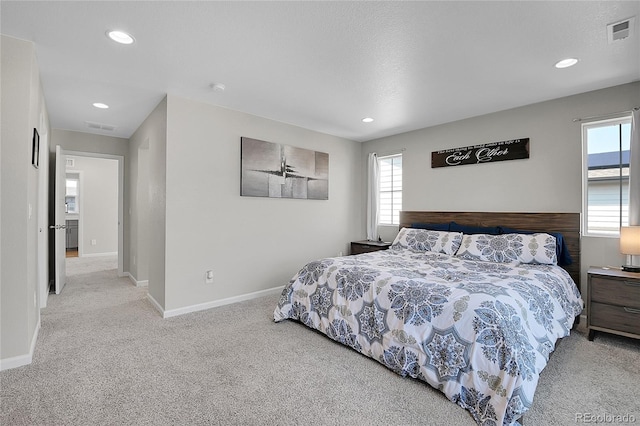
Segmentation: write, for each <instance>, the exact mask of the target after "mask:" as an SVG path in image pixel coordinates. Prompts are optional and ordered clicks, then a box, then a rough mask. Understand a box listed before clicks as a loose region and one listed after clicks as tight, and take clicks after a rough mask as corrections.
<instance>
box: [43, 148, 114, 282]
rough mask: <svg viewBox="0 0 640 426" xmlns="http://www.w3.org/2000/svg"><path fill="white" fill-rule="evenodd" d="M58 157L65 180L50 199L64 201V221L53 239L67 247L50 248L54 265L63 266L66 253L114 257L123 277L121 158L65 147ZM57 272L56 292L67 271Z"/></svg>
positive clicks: (64, 280) (82, 255)
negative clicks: (59, 189) (65, 149)
mask: <svg viewBox="0 0 640 426" xmlns="http://www.w3.org/2000/svg"><path fill="white" fill-rule="evenodd" d="M61 156H62V157H64V159H63V161H61V163H62V164H63V165H65V166H63V167H65V173H64V174H62V177H61V179H66V181H65V182H64V183H62V185H61V187H62V188H64V189H62V188H61V191H59V192H57V194H56V195H55V197H53V198H54V199H55V198H58V197H60V198H59V200H58V202H59V203H60V202H63V203H64V206H65V208H64V215H63V220H62V221H60V222H61V223H58V224H57V225H62V227H64V229H65V232H60V233H57V234H55V239H56V240H57V241H56V244H60V245H62V246H63V247H65V249H68V250H62V251H61V252H62V255H60V254H59V253H58V251H56V250H54V251H53V253H54V257H55V258H54V259H52V263H53V265H54V267H55V266H57V265H58V264H60V263H59V262H62V266H65V264H66V263H67V261H66V257H65V254H67V255H69V254H75V252H76V251H77V256H78V257H79V258H96V260H99V259H98V258H104V257H112V258H114V259H115V258H117V268H118V276H120V277H122V276H124V273H123V263H124V252H123V247H124V230H123V217H124V157H122V156H117V155H110V154H98V153H89V152H79V151H64V150H63V151H62V152H61ZM56 179H58V178H57V177H56ZM56 222H57V221H56ZM59 269H61V270H66V267H59ZM58 275H59V274H56V275H55V276H56V279H57V281H62V282H61V283H60V282H54V283H52V284H53V285H52V289H51V290H53V291H54V292H55V293H56V294H58V293H60V291H61V289H62V287H63V286H64V282H66V274H63V276H62V277H60V278H59V279H58Z"/></svg>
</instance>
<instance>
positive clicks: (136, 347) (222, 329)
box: [0, 258, 640, 426]
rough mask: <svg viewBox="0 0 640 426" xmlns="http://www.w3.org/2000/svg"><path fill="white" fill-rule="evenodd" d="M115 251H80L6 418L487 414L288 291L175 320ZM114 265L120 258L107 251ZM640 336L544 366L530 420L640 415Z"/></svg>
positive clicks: (426, 420)
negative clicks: (377, 354) (302, 313)
mask: <svg viewBox="0 0 640 426" xmlns="http://www.w3.org/2000/svg"><path fill="white" fill-rule="evenodd" d="M105 261H106V260H105V259H93V258H89V259H85V258H79V259H77V263H74V262H72V261H71V260H70V261H69V262H68V269H69V271H68V275H69V280H68V281H69V282H68V284H67V286H66V287H65V289H64V290H63V292H62V294H60V295H57V296H55V295H51V296H50V297H49V302H48V303H49V305H48V307H47V308H46V309H44V310H43V311H42V328H41V330H40V334H39V336H38V341H37V346H36V350H35V354H34V359H33V363H32V364H31V365H28V366H25V367H21V368H17V369H13V370H8V371H3V372H2V373H0V380H1V386H2V389H1V392H0V395H1V402H2V406H1V412H0V414H1V417H0V424H2V425H89V424H98V425H107V424H109V425H115V424H132V425H133V424H135V425H144V424H149V425H151V424H153V425H165V424H224V425H267V424H268V425H273V424H275V425H298V424H305V425H364V424H366V425H474V424H475V422H474V421H473V419H472V418H471V416H470V415H469V414H468V413H467V411H465V410H464V409H462V408H460V407H458V406H457V405H455V404H453V403H451V402H449V401H448V400H447V399H446V398H445V397H444V396H443V395H442V394H441V393H440V392H438V391H436V390H434V389H432V388H430V387H429V386H428V385H426V384H424V383H421V382H418V381H416V380H411V379H406V378H402V377H400V376H398V375H396V374H394V373H392V372H391V371H389V370H388V369H386V368H385V367H383V366H382V365H380V364H378V363H377V362H375V361H373V360H370V359H368V358H366V357H364V356H362V355H360V354H358V353H356V352H354V351H352V350H351V349H348V348H346V347H343V346H341V345H339V344H337V343H334V342H333V341H331V340H330V339H328V338H327V337H324V336H322V335H320V334H318V333H316V332H313V331H311V330H309V329H307V328H306V327H304V326H302V325H300V324H297V323H294V322H284V323H279V324H275V323H274V322H273V319H272V318H273V316H272V315H273V309H274V307H275V305H276V303H277V299H278V298H277V297H263V298H260V299H255V300H251V301H247V302H242V303H238V304H234V305H228V306H223V307H220V308H216V309H211V310H208V311H203V312H198V313H193V314H187V315H183V316H179V317H174V318H169V319H162V318H161V317H160V316H159V315H158V313H157V311H155V309H154V308H153V307H152V306H151V304H150V303H149V302H148V301H147V300H146V289H145V288H136V287H134V286H133V285H132V284H131V283H130V282H129V280H127V279H123V278H120V279H119V278H118V277H117V273H116V269H115V263H113V260H111V262H112V263H111V264H110V265H111V266H110V268H111V269H108V270H101V268H102V267H104V266H105V265H104V264H103V265H102V266H100V264H99V263H100V262H105ZM107 264H108V262H107ZM639 370H640V341H635V340H631V339H625V338H620V337H616V336H609V335H605V334H598V335H597V337H596V340H595V341H594V342H589V341H587V339H586V337H585V334H584V332H582V331H578V332H573V333H572V335H571V336H570V337H568V338H566V339H564V340H563V341H562V342H561V344H560V345H559V347H558V349H557V350H556V352H555V353H554V354H553V355H552V357H551V361H550V363H549V365H548V367H547V368H546V370H545V371H544V372H543V373H542V376H541V379H540V383H539V386H538V390H537V393H536V398H535V400H534V403H533V407H532V409H531V410H530V412H529V413H528V414H527V416H526V417H525V424H526V425H527V426H529V425H567V424H575V423H576V414H578V413H592V414H593V415H605V414H613V415H625V414H631V415H633V416H635V419H636V422H640V407H639V405H640V402H639V399H638V395H639V394H638V383H640V372H639Z"/></svg>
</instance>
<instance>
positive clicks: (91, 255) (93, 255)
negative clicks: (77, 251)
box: [80, 251, 118, 257]
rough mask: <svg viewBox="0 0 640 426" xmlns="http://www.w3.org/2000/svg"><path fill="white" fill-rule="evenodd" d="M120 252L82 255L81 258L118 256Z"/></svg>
mask: <svg viewBox="0 0 640 426" xmlns="http://www.w3.org/2000/svg"><path fill="white" fill-rule="evenodd" d="M117 255H118V252H117V251H113V252H109V253H82V256H80V257H101V256H117Z"/></svg>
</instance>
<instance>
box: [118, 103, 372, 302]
mask: <svg viewBox="0 0 640 426" xmlns="http://www.w3.org/2000/svg"><path fill="white" fill-rule="evenodd" d="M242 136H247V137H251V138H255V139H261V140H266V141H270V142H278V143H284V144H288V145H292V146H297V147H301V148H306V149H312V150H316V151H322V152H327V153H328V154H329V200H325V201H319V200H293V199H270V198H255V197H241V196H240V138H241V137H242ZM153 145H154V143H153V140H150V150H152V149H153ZM166 148H167V151H166V256H165V258H164V260H165V261H166V268H165V273H166V276H165V286H166V287H165V297H166V299H165V303H164V305H163V308H164V309H165V310H172V309H178V308H183V307H188V306H193V305H197V304H200V303H207V302H211V301H214V300H219V299H224V298H228V297H233V296H238V295H244V294H248V293H252V292H256V291H260V290H265V289H270V288H274V287H278V286H283V285H284V284H286V283H287V282H288V281H289V279H290V278H291V277H292V276H293V275H294V274H295V273H296V272H297V270H298V269H299V268H300V267H301V266H302V265H303V264H304V263H305V262H308V261H310V260H313V259H316V258H321V257H326V256H335V255H338V253H339V252H347V250H348V244H349V242H350V241H351V240H353V239H355V238H360V237H361V236H362V235H361V232H360V230H361V228H362V217H361V215H360V214H359V212H360V198H359V197H360V188H361V181H360V179H361V174H362V173H361V171H362V170H361V161H360V144H359V143H357V142H353V141H348V140H345V139H341V138H337V137H333V136H329V135H325V134H320V133H316V132H313V131H310V130H305V129H302V128H299V127H295V126H291V125H287V124H284V123H279V122H274V121H271V120H267V119H264V118H260V117H256V116H252V115H248V114H244V113H240V112H236V111H231V110H228V109H224V108H220V107H216V106H212V105H207V104H203V103H199V102H194V101H190V100H187V99H182V98H178V97H175V96H171V95H170V96H168V98H167V143H166ZM150 157H151V162H152V164H153V154H151V155H150ZM132 163H133V162H131V163H130V165H132ZM151 174H153V172H151ZM150 180H153V179H150ZM154 232H155V230H151V233H154ZM151 263H152V262H151V261H150V269H152V266H151ZM207 269H213V270H214V272H215V279H214V284H205V283H204V275H205V271H206V270H207ZM152 281H153V277H152V276H150V282H149V286H150V291H151V287H152V286H153V285H154V284H153V282H152Z"/></svg>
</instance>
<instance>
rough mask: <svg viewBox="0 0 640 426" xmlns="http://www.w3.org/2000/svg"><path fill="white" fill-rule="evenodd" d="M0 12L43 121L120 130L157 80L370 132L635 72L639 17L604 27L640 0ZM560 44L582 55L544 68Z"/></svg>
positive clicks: (16, 7) (107, 5) (12, 5)
mask: <svg viewBox="0 0 640 426" xmlns="http://www.w3.org/2000/svg"><path fill="white" fill-rule="evenodd" d="M0 14H1V27H0V30H1V32H2V34H5V35H10V36H13V37H16V38H20V39H26V40H31V41H33V42H34V43H35V46H36V51H37V59H38V64H39V67H40V74H41V78H42V85H43V88H44V94H45V99H46V102H47V108H48V111H49V115H50V120H51V125H52V127H54V128H61V129H69V130H77V131H84V132H92V133H99V134H107V135H111V136H119V137H125V138H128V137H129V136H130V135H131V134H132V133H133V132H134V131H135V130H136V129H137V127H138V126H139V125H140V124H141V122H142V121H143V120H144V119H145V118H146V116H147V115H148V114H149V113H150V112H151V111H152V110H153V108H154V107H155V106H156V105H157V104H158V103H159V102H160V100H161V99H162V98H163V97H164V96H165V94H167V93H169V94H173V95H177V96H181V97H186V98H190V99H195V100H199V101H202V102H207V103H210V104H214V105H220V106H223V107H227V108H231V109H234V110H238V111H243V112H246V113H250V114H254V115H258V116H262V117H266V118H269V119H272V120H277V121H281V122H285V123H290V124H294V125H297V126H301V127H304V128H308V129H313V130H316V131H319V132H323V133H328V134H332V135H336V136H341V137H344V138H348V139H352V140H357V141H366V140H371V139H375V138H379V137H384V136H389V135H393V134H398V133H402V132H406V131H410V130H415V129H419V128H423V127H428V126H432V125H436V124H440V123H445V122H450V121H454V120H458V119H461V118H466V117H472V116H477V115H482V114H486V113H490V112H495V111H499V110H504V109H509V108H513V107H517V106H521V105H527V104H531V103H535V102H540V101H544V100H548V99H553V98H558V97H562V96H568V95H572V94H576V93H582V92H586V91H590V90H595V89H600V88H604V87H610V86H614V85H618V84H623V83H628V82H631V81H637V80H640V31H638V30H637V28H636V29H635V31H634V32H633V35H632V37H630V38H628V39H626V40H623V41H617V42H615V43H612V44H609V43H608V42H607V33H606V25H607V24H610V23H614V22H617V21H620V20H622V19H625V18H629V17H632V16H635V17H636V26H637V24H638V23H639V20H640V1H627V2H624V1H604V2H593V1H569V2H558V1H533V2H515V1H514V2H485V1H472V2H453V1H449V2H344V1H340V2H339V1H336V2H309V1H305V2H297V1H289V2H268V1H261V2H211V1H196V2H185V1H168V2H160V1H155V2H120V1H85V2H57V1H45V2H31V1H15V2H14V1H6V0H2V2H1V3H0ZM109 29H120V30H124V31H127V32H129V33H130V34H132V35H133V36H134V37H135V39H136V42H135V43H134V44H133V45H131V46H123V45H117V44H115V43H114V42H112V41H111V40H109V39H107V38H106V36H105V32H106V31H107V30H109ZM566 57H577V58H579V59H580V62H579V63H578V65H576V66H574V67H572V68H568V69H564V70H558V69H555V68H554V66H553V65H554V63H555V62H557V61H558V60H560V59H563V58H566ZM212 83H222V84H224V85H225V86H226V90H225V91H224V92H216V91H213V90H211V88H210V87H209V86H210V84H212ZM93 102H104V103H106V104H108V105H110V108H109V109H108V110H98V109H96V108H94V107H92V106H91V104H92V103H93ZM367 116H371V117H373V118H375V121H374V122H373V123H369V124H366V123H363V122H362V121H361V119H362V118H363V117H367ZM86 122H96V123H101V124H108V125H114V126H116V129H115V130H114V131H112V132H108V131H102V130H99V131H92V130H91V129H89V128H88V127H87V125H86Z"/></svg>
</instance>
